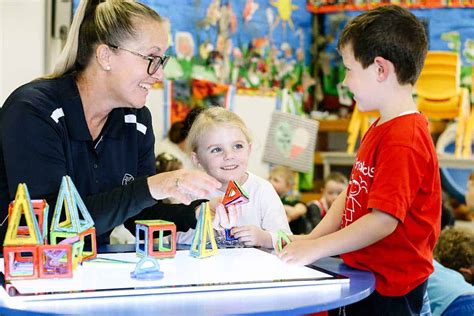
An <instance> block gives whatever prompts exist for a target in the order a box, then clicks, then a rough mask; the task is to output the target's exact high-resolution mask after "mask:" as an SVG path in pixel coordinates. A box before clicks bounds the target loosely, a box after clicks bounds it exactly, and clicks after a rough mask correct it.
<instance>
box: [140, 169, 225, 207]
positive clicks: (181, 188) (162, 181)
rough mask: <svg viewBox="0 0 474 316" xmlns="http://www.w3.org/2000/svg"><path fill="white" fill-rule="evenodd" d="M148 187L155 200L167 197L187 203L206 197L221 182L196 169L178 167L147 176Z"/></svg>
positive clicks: (217, 187) (219, 185) (218, 186)
mask: <svg viewBox="0 0 474 316" xmlns="http://www.w3.org/2000/svg"><path fill="white" fill-rule="evenodd" d="M147 182H148V189H149V190H150V194H151V196H152V197H153V198H154V199H155V200H162V199H166V198H169V197H172V198H175V199H177V200H179V201H180V202H182V203H185V204H189V203H191V202H192V201H194V200H197V199H205V198H208V197H209V196H210V195H211V193H213V192H215V191H216V190H217V189H219V188H220V187H221V183H220V182H219V181H217V180H216V179H214V178H213V177H211V176H209V175H207V174H206V173H204V172H202V171H198V170H186V169H180V170H176V171H171V172H164V173H159V174H156V175H154V176H151V177H148V179H147Z"/></svg>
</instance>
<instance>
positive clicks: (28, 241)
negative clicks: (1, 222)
mask: <svg viewBox="0 0 474 316" xmlns="http://www.w3.org/2000/svg"><path fill="white" fill-rule="evenodd" d="M23 214H24V216H25V221H26V227H27V229H28V234H27V235H23V234H18V228H19V225H20V220H21V217H22V215H23ZM42 243H43V236H42V235H41V233H40V229H39V225H38V221H37V220H36V216H35V215H34V212H33V206H32V205H31V199H30V195H29V193H28V188H27V187H26V184H24V183H20V184H18V189H17V191H16V195H15V201H14V202H13V210H12V212H11V214H10V217H9V219H8V228H7V232H6V235H5V240H4V241H3V245H4V246H20V245H40V244H42Z"/></svg>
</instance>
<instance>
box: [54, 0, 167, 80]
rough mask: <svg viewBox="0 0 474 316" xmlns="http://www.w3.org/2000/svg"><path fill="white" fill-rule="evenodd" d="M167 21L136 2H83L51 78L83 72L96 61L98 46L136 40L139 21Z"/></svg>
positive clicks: (131, 0)
mask: <svg viewBox="0 0 474 316" xmlns="http://www.w3.org/2000/svg"><path fill="white" fill-rule="evenodd" d="M146 19H151V20H153V21H157V22H164V20H163V19H162V18H161V17H160V15H158V13H156V12H155V11H153V9H151V8H149V7H148V6H146V5H144V4H141V3H139V2H136V1H134V0H82V1H81V2H80V3H79V6H78V9H77V12H76V14H75V16H74V19H73V21H72V24H71V29H70V31H69V34H68V37H67V41H66V45H65V46H64V49H63V50H62V52H61V55H60V57H59V60H58V62H57V63H56V66H55V67H54V71H53V73H52V74H50V75H49V76H48V77H49V78H57V77H60V76H62V75H64V74H66V73H69V72H72V71H79V72H80V71H82V70H84V69H85V68H86V66H87V65H88V64H89V62H90V60H91V58H93V57H94V51H95V48H96V47H97V45H99V44H107V45H115V46H120V44H121V43H123V42H124V41H125V40H127V39H130V38H134V37H136V36H137V32H136V29H135V27H136V24H137V22H138V21H143V20H146Z"/></svg>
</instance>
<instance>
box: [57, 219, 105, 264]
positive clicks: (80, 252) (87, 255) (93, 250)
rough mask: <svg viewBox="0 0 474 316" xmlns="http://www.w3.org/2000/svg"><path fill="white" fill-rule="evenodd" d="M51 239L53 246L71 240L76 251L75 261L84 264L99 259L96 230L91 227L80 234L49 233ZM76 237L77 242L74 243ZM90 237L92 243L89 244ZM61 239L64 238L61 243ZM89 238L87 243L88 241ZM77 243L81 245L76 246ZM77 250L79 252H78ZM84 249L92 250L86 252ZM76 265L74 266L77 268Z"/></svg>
mask: <svg viewBox="0 0 474 316" xmlns="http://www.w3.org/2000/svg"><path fill="white" fill-rule="evenodd" d="M49 235H50V236H49V237H50V239H51V245H57V244H61V243H65V242H63V241H64V240H65V239H69V240H70V241H71V242H70V243H71V246H72V247H73V249H74V251H73V253H74V256H73V257H74V258H75V259H74V260H76V259H77V260H78V261H79V262H83V261H86V260H90V259H93V258H95V257H97V242H96V234H95V228H94V227H90V228H88V229H86V230H85V231H82V232H80V233H75V232H74V233H71V232H63V231H51V232H50V233H49ZM74 237H77V239H78V240H77V241H73V239H74ZM89 237H90V242H89ZM60 238H63V239H62V240H61V241H60V242H58V241H59V240H60ZM86 238H87V241H86ZM76 243H79V246H78V245H76ZM76 249H77V250H76ZM84 249H90V250H87V251H86V250H84ZM75 265H76V264H74V266H75Z"/></svg>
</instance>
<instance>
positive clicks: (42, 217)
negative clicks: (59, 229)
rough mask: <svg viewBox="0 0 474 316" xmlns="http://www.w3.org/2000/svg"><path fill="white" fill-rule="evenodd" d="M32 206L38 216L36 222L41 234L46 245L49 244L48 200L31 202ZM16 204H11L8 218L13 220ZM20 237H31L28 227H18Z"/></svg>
mask: <svg viewBox="0 0 474 316" xmlns="http://www.w3.org/2000/svg"><path fill="white" fill-rule="evenodd" d="M31 205H32V206H33V213H34V214H35V215H36V220H37V221H38V227H39V229H40V233H41V235H42V236H43V241H44V243H47V240H48V221H47V219H48V213H49V205H48V203H47V202H46V200H31ZM13 206H14V202H11V203H10V205H9V207H8V218H11V216H12V215H11V213H12V211H13ZM18 234H19V235H29V232H28V226H18Z"/></svg>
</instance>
